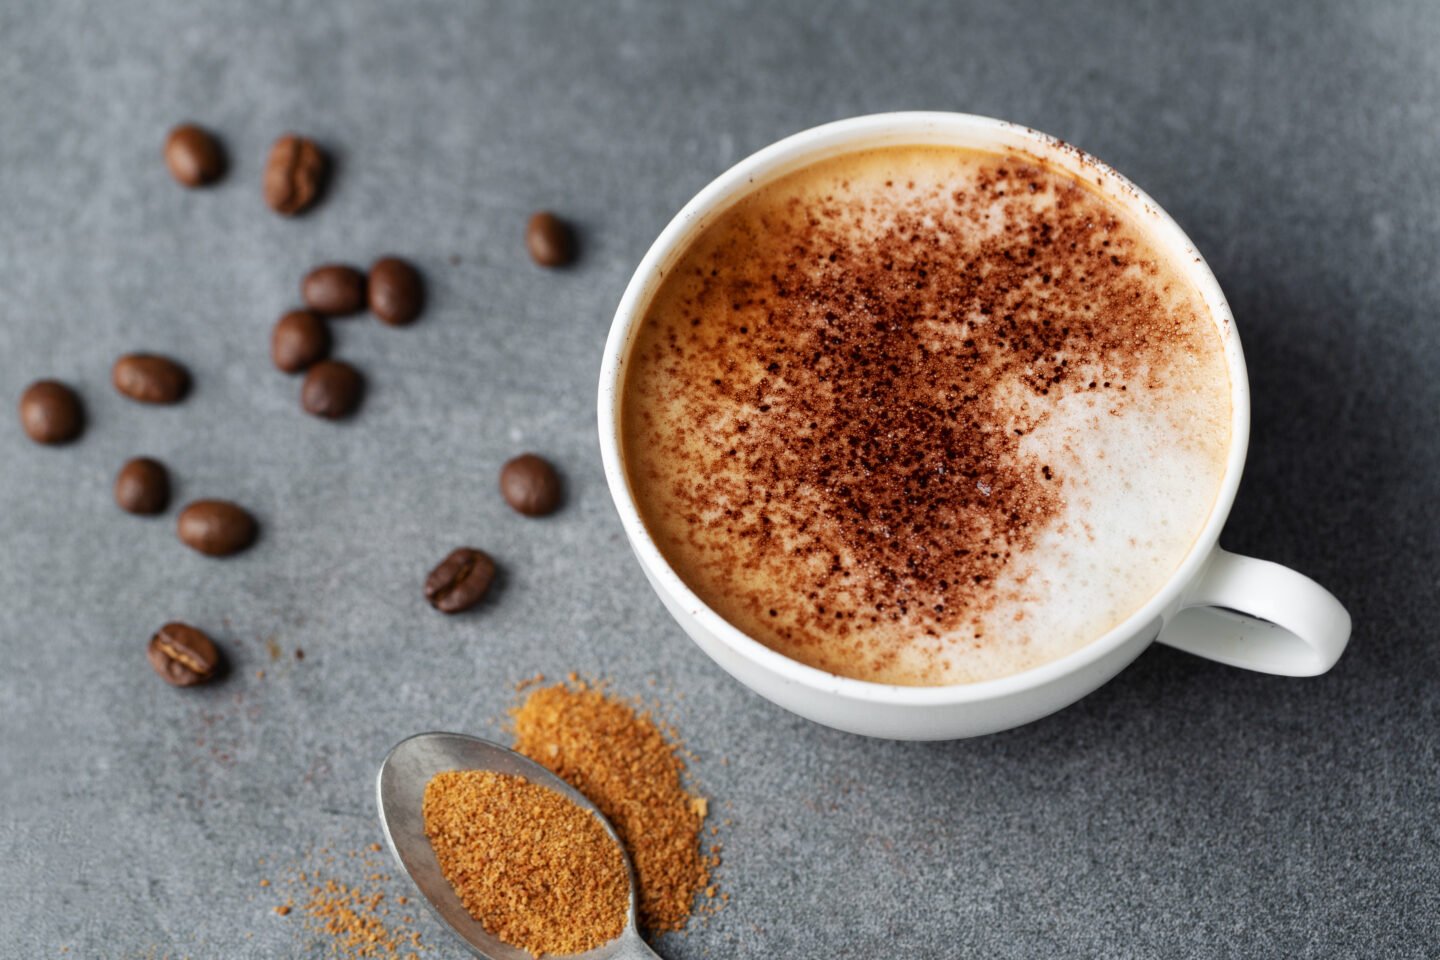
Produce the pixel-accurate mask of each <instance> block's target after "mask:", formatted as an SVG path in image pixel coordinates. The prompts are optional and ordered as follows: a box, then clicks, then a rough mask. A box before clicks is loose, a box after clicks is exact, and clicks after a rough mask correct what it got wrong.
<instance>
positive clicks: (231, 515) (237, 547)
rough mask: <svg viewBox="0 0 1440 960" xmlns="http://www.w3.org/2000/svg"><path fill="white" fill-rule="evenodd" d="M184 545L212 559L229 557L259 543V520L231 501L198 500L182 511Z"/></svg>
mask: <svg viewBox="0 0 1440 960" xmlns="http://www.w3.org/2000/svg"><path fill="white" fill-rule="evenodd" d="M175 531H176V533H177V534H179V536H180V542H181V543H183V544H185V546H187V547H189V548H190V549H192V550H198V551H200V552H201V553H203V554H205V555H206V556H209V557H228V556H229V555H230V554H232V553H239V552H240V551H241V550H244V549H245V548H246V547H248V546H250V544H252V543H254V542H255V531H256V526H255V518H254V517H252V516H250V514H249V513H247V512H246V511H245V508H244V507H241V506H238V505H236V504H233V503H231V502H229V501H228V500H196V501H195V502H193V503H190V504H187V505H186V506H185V509H184V510H181V511H180V519H179V521H178V522H177V524H176V527H175Z"/></svg>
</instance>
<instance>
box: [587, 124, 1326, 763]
mask: <svg viewBox="0 0 1440 960" xmlns="http://www.w3.org/2000/svg"><path fill="white" fill-rule="evenodd" d="M920 146H932V147H933V146H944V147H955V148H964V149H969V150H979V151H985V152H990V153H998V154H1005V155H1017V156H1020V157H1022V158H1023V159H1025V160H1027V161H1028V162H1035V163H1038V164H1040V165H1042V166H1045V167H1048V168H1051V169H1055V170H1058V171H1060V172H1062V173H1064V174H1066V175H1068V176H1069V177H1072V178H1075V179H1078V180H1081V181H1083V182H1084V183H1085V184H1086V185H1087V186H1088V187H1090V188H1092V189H1093V190H1095V191H1096V192H1098V193H1099V194H1100V195H1101V196H1102V197H1104V198H1105V199H1106V200H1107V202H1109V203H1111V204H1113V205H1115V206H1117V207H1120V208H1123V209H1125V210H1127V211H1128V212H1129V213H1131V214H1132V216H1133V217H1134V218H1135V220H1136V221H1138V222H1139V223H1141V224H1142V225H1143V228H1144V229H1145V231H1146V234H1147V239H1149V241H1150V242H1151V243H1152V244H1153V245H1154V246H1155V247H1156V248H1157V250H1158V251H1159V252H1160V254H1161V255H1162V256H1163V257H1164V258H1165V259H1166V260H1167V261H1168V262H1169V263H1170V264H1172V265H1174V267H1175V268H1176V269H1177V270H1178V271H1179V272H1180V273H1182V274H1183V275H1184V276H1185V278H1186V279H1187V280H1188V281H1189V282H1190V283H1191V284H1192V285H1193V286H1194V288H1195V289H1196V290H1197V291H1198V292H1199V294H1200V296H1201V298H1202V299H1203V301H1204V304H1205V306H1206V308H1207V310H1208V313H1209V316H1210V318H1211V319H1212V321H1213V322H1214V324H1215V326H1216V330H1217V332H1218V334H1219V336H1220V338H1221V342H1222V344H1223V350H1224V355H1225V359H1226V363H1227V366H1228V371H1229V375H1230V395H1231V424H1230V427H1231V433H1230V446H1229V451H1228V456H1227V459H1226V463H1225V468H1224V473H1223V477H1222V480H1221V483H1220V486H1219V489H1218V491H1217V493H1216V496H1215V501H1214V506H1213V507H1212V509H1211V512H1210V515H1209V517H1208V519H1207V520H1206V521H1205V524H1204V526H1203V528H1202V530H1201V531H1200V534H1199V535H1198V536H1197V537H1196V539H1195V541H1194V543H1193V544H1192V545H1191V547H1190V549H1189V551H1188V553H1187V554H1186V555H1185V557H1184V559H1183V560H1182V561H1181V563H1180V564H1179V566H1178V567H1177V568H1176V570H1175V572H1174V573H1173V575H1172V576H1171V577H1170V579H1169V580H1168V581H1167V582H1166V584H1165V585H1164V586H1163V587H1162V588H1161V589H1160V590H1158V591H1157V592H1156V593H1155V594H1154V595H1153V596H1151V597H1150V599H1149V600H1148V601H1147V602H1146V603H1145V604H1144V605H1143V606H1141V607H1140V608H1139V609H1138V610H1136V611H1135V612H1134V613H1132V614H1131V615H1130V616H1129V617H1127V618H1126V619H1125V620H1123V621H1122V622H1120V623H1119V624H1117V625H1116V626H1115V627H1113V628H1112V629H1111V630H1109V631H1108V632H1106V633H1105V634H1103V635H1101V636H1100V637H1098V638H1096V639H1095V640H1093V641H1092V642H1090V643H1088V644H1086V645H1084V646H1082V647H1081V648H1079V649H1077V650H1075V651H1074V652H1072V653H1069V654H1067V655H1064V656H1062V657H1059V658H1057V659H1054V660H1050V661H1048V662H1046V663H1043V664H1041V665H1039V666H1037V667H1034V668H1032V669H1029V670H1025V671H1023V672H1021V673H1016V674H1011V675H1008V676H1004V677H1000V678H998V679H993V680H985V681H981V682H976V683H965V684H955V685H950V686H937V687H911V686H898V685H892V684H885V683H874V682H870V681H865V680H857V679H852V678H847V677H840V676H837V675H834V674H831V673H827V672H825V671H822V670H819V669H816V668H814V667H810V666H807V665H804V664H802V663H799V662H798V661H795V660H792V659H790V658H788V657H786V656H784V655H782V654H780V653H777V652H776V651H774V650H772V649H770V648H769V647H767V646H765V645H764V644H762V643H760V642H759V641H757V640H755V639H753V638H752V637H749V636H747V635H746V634H745V633H743V632H742V631H740V630H739V629H737V628H736V627H734V626H733V625H732V624H730V623H729V622H727V621H726V620H725V619H724V618H722V617H720V616H719V615H718V614H717V613H716V612H715V611H714V610H712V609H711V608H710V607H708V606H707V605H706V604H704V603H703V602H702V601H701V600H700V599H699V597H698V596H697V595H696V594H695V593H694V592H693V591H692V590H691V589H690V588H689V586H687V585H686V584H685V582H684V581H683V580H681V578H680V577H679V576H678V574H677V573H676V572H675V571H674V569H672V567H671V566H670V565H669V563H667V561H666V560H665V559H664V557H663V556H662V555H661V553H660V551H659V549H658V547H657V546H656V544H655V542H654V540H653V539H652V537H651V536H650V533H649V531H648V530H647V528H646V526H645V524H644V522H643V520H642V519H641V516H640V512H639V509H638V507H637V504H636V502H635V498H634V495H633V492H632V490H631V489H630V481H629V477H628V474H627V471H626V469H625V465H624V463H623V460H622V440H621V429H622V423H621V409H620V407H621V402H622V397H623V393H624V385H625V377H626V372H627V359H628V355H629V352H630V349H631V346H632V345H633V343H634V340H635V333H636V329H637V327H638V325H639V323H640V322H641V321H642V320H643V318H644V316H645V313H646V310H647V308H648V305H649V303H650V300H651V299H652V297H653V296H654V295H655V293H656V292H657V290H658V287H659V284H660V282H661V279H662V277H663V275H664V274H665V273H666V272H668V268H669V267H670V265H671V264H672V263H674V262H675V261H676V260H678V259H679V258H680V257H681V256H683V255H684V254H685V252H686V250H687V248H688V246H689V244H690V241H691V240H692V238H694V237H695V236H697V235H698V233H699V232H700V231H702V230H704V229H705V228H706V227H707V226H708V225H709V224H710V223H711V222H712V221H713V220H714V219H715V218H716V217H717V216H718V215H719V214H721V213H722V212H723V211H725V210H726V209H728V208H729V207H730V206H731V205H732V204H733V203H734V202H736V201H737V200H738V199H740V198H742V197H744V196H747V195H749V194H750V193H752V192H754V191H755V190H757V189H758V188H759V187H761V186H763V185H765V184H767V183H770V182H773V181H774V180H776V179H778V178H779V177H782V176H784V175H786V174H788V173H790V172H792V171H794V170H796V169H799V168H802V167H806V166H809V165H811V164H814V163H816V162H819V161H821V160H824V159H827V158H829V157H832V156H836V155H839V154H844V153H851V152H855V151H859V150H866V149H874V148H881V147H920ZM598 414H599V432H600V447H601V455H602V459H603V462H604V467H605V476H606V480H607V483H608V484H609V487H610V492H611V495H612V497H613V498H614V501H615V506H616V509H617V510H618V512H619V514H620V518H621V522H622V524H623V525H624V528H625V532H626V536H627V538H628V539H629V541H630V545H631V547H632V549H633V550H634V552H635V555H636V557H637V559H638V560H639V561H640V566H641V569H642V570H643V571H644V573H645V575H646V577H647V578H648V579H649V581H650V583H651V585H652V586H653V587H654V589H655V591H656V593H657V594H658V595H659V596H660V598H661V600H662V601H663V602H664V604H665V606H666V608H667V609H668V610H669V611H670V613H671V614H672V615H673V616H674V617H675V619H676V620H677V621H678V622H679V623H680V625H681V626H682V627H683V628H684V629H685V631H686V632H687V633H688V634H689V635H690V637H691V638H692V639H693V640H694V641H695V642H696V643H697V644H698V645H699V646H700V647H701V649H703V650H704V651H705V652H706V653H707V654H708V655H709V656H710V657H711V658H713V659H714V660H715V661H716V662H717V663H719V664H720V666H721V667H722V668H724V669H725V670H726V671H727V672H728V673H730V674H731V675H732V676H734V677H735V678H736V679H738V680H739V681H740V682H742V683H744V684H745V685H746V686H748V687H750V688H751V689H753V690H755V691H756V692H757V693H759V694H761V695H762V696H764V697H766V698H767V699H769V700H771V701H773V702H775V703H777V704H779V705H780V706H782V707H784V708H786V709H788V710H791V711H793V712H795V713H797V714H799V715H801V716H804V717H807V718H809V719H811V720H814V721H816V722H819V723H822V724H826V725H828V726H831V727H836V728H838V729H841V730H847V731H850V732H854V733H861V734H867V735H870V736H878V737H889V738H896V739H925V740H930V739H953V738H958V737H966V736H975V735H978V734H983V733H990V732H994V731H998V730H1004V729H1008V728H1010V727H1014V726H1018V725H1020V724H1023V723H1026V722H1029V721H1031V720H1035V719H1038V718H1040V717H1042V716H1045V715H1047V714H1049V713H1052V712H1054V711H1056V710H1059V709H1061V708H1063V707H1065V706H1067V705H1069V704H1070V703H1073V702H1074V701H1076V700H1078V699H1080V698H1081V697H1083V696H1084V695H1085V694H1087V693H1089V692H1091V691H1092V690H1094V689H1095V688H1096V687H1098V686H1100V685H1101V684H1103V683H1104V682H1105V681H1106V680H1108V679H1109V678H1110V677H1112V676H1114V675H1115V674H1116V673H1117V672H1119V671H1120V670H1121V669H1123V668H1124V667H1125V666H1126V665H1127V664H1129V663H1130V662H1131V661H1132V660H1133V659H1134V658H1135V657H1137V656H1138V655H1139V654H1140V653H1141V652H1142V651H1143V650H1144V648H1145V647H1146V646H1148V645H1149V643H1150V642H1152V641H1153V640H1155V639H1157V637H1158V638H1159V639H1160V640H1161V642H1165V643H1169V644H1171V645H1173V646H1177V647H1179V648H1181V649H1185V650H1188V651H1190V652H1193V653H1196V654H1198V655H1201V656H1205V657H1209V658H1210V659H1215V660H1220V661H1222V662H1226V663H1231V664H1234V665H1237V666H1242V667H1247V668H1250V669H1257V670H1262V671H1265V672H1271V673H1281V674H1289V675H1312V674H1316V673H1322V672H1324V671H1325V670H1328V669H1329V667H1330V666H1331V665H1332V664H1333V663H1334V662H1335V660H1336V659H1337V658H1338V657H1339V655H1340V653H1341V652H1342V651H1343V649H1344V646H1345V643H1346V641H1347V640H1348V637H1349V632H1350V623H1349V616H1348V614H1346V613H1345V611H1344V609H1343V608H1342V607H1341V606H1340V604H1339V603H1338V602H1337V601H1336V600H1335V598H1334V597H1333V596H1331V595H1330V594H1329V593H1328V592H1326V591H1325V590H1324V589H1323V588H1322V587H1320V586H1319V585H1318V584H1315V583H1314V582H1313V581H1311V580H1309V579H1308V578H1306V577H1304V576H1303V575H1301V574H1298V573H1295V572H1294V571H1291V570H1288V569H1286V568H1284V567H1280V566H1278V565H1276V564H1270V563H1266V562H1264V561H1258V560H1251V559H1250V558H1246V557H1238V556H1236V555H1233V554H1229V553H1227V552H1225V551H1223V550H1221V549H1220V548H1219V547H1218V546H1217V541H1218V539H1219V535H1220V530H1221V528H1222V527H1223V526H1224V523H1225V519H1226V517H1227V516H1228V514H1229V512H1230V507H1231V505H1232V503H1233V502H1234V498H1235V493H1236V490H1237V488H1238V486H1239V481H1240V474H1241V471H1242V469H1243V467H1244V462H1245V452H1246V447H1247V444H1248V439H1249V418H1250V391H1249V384H1248V380H1247V376H1246V370H1245V359H1244V355H1243V353H1242V351H1241V347H1240V341H1239V337H1238V335H1237V333H1236V330H1235V324H1234V320H1233V318H1232V317H1231V314H1230V308H1229V306H1228V305H1227V303H1226V301H1225V297H1224V294H1223V293H1222V292H1221V290H1220V287H1219V284H1218V283H1217V282H1216V280H1215V277H1214V275H1213V274H1212V273H1211V271H1210V268H1209V267H1208V266H1207V265H1206V263H1205V261H1204V258H1203V257H1201V256H1200V254H1199V252H1198V251H1197V250H1196V248H1195V246H1194V245H1193V244H1192V243H1191V242H1190V240H1189V238H1188V237H1186V236H1185V234H1184V232H1183V231H1182V230H1181V229H1180V228H1179V226H1178V225H1177V224H1176V223H1175V222H1174V221H1173V220H1172V219H1171V218H1170V217H1169V216H1168V215H1167V214H1165V212H1164V211H1162V210H1161V209H1160V208H1159V207H1158V206H1157V205H1156V204H1155V203H1154V201H1152V200H1151V199H1150V198H1149V197H1148V196H1146V195H1145V194H1144V193H1143V192H1142V191H1140V190H1139V188H1137V187H1136V186H1134V185H1133V184H1131V183H1130V182H1129V181H1128V180H1126V179H1125V178H1124V177H1122V176H1121V175H1119V174H1118V173H1116V172H1115V171H1113V170H1112V169H1110V168H1109V167H1108V166H1106V165H1105V164H1103V163H1101V162H1100V161H1098V160H1096V159H1094V158H1093V157H1090V156H1089V155H1087V154H1085V153H1083V152H1082V151H1080V150H1078V149H1077V148H1075V147H1072V146H1070V145H1069V144H1066V143H1064V142H1062V141H1059V140H1056V139H1055V138H1053V137H1049V136H1047V135H1045V134H1042V133H1038V132H1036V131H1034V130H1030V129H1028V128H1025V127H1021V126H1017V125H1015V124H1010V123H1006V122H1004V121H999V120H993V119H989V118H985V117H976V116H971V115H967V114H949V113H892V114H879V115H874V116H868V117H858V118H855V119H851V120H843V121H839V122H836V123H831V124H827V125H825V126H821V127H816V128H814V129H811V130H807V131H805V132H802V133H799V134H796V135H794V136H792V137H789V138H787V139H785V140H782V141H780V142H779V143H776V144H774V145H772V146H770V147H767V148H765V149H763V150H761V151H759V152H758V153H756V154H754V155H752V156H750V157H748V158H746V159H745V160H742V161H741V162H740V163H738V164H736V165H735V166H734V167H732V168H731V169H730V170H728V171H726V172H725V173H724V174H722V175H721V176H719V177H718V178H717V179H716V180H714V181H713V182H712V183H710V184H709V185H708V186H707V187H705V188H704V189H703V190H702V191H701V192H700V193H699V194H697V195H696V196H695V198H694V199H692V200H691V201H690V202H689V203H688V204H687V205H686V206H685V207H684V209H682V210H681V211H680V213H679V214H677V215H676V217H675V218H674V219H673V220H672V221H671V222H670V224H669V225H668V226H667V227H666V228H665V230H664V231H663V232H662V233H661V234H660V237H659V238H658V239H657V240H656V241H655V243H654V244H653V245H652V246H651V248H650V250H649V252H648V253H647V254H646V255H645V257H644V259H643V260H642V261H641V263H640V265H639V267H638V268H637V269H636V271H635V274H634V276H633V277H632V278H631V281H630V284H629V286H628V287H627V289H626V291H625V294H624V296H623V297H622V299H621V302H620V305H619V308H618V309H617V311H616V314H615V319H614V322H613V325H612V327H611V330H610V336H609V339H608V341H607V343H606V347H605V356H604V360H603V364H602V368H601V374H600V389H599V403H598ZM1218 608H1225V609H1226V610H1228V611H1232V612H1229V613H1225V614H1223V615H1222V614H1221V613H1220V612H1219V610H1218ZM1182 611H1185V613H1184V616H1183V617H1181V616H1180V614H1181V613H1182ZM1237 613H1239V614H1243V615H1240V616H1237V615H1236V614H1237ZM1245 615H1248V616H1245ZM1177 618H1178V619H1177Z"/></svg>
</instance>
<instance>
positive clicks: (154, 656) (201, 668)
mask: <svg viewBox="0 0 1440 960" xmlns="http://www.w3.org/2000/svg"><path fill="white" fill-rule="evenodd" d="M145 656H146V657H147V658H148V659H149V661H150V666H152V667H154V668H155V672H156V673H158V674H160V678H161V679H162V680H164V681H165V682H166V683H168V684H170V685H171V686H175V687H193V686H195V685H196V684H197V683H204V682H205V681H207V680H210V679H212V678H213V677H214V676H215V674H216V673H217V672H218V671H219V669H220V651H219V650H218V649H216V647H215V641H213V640H211V639H210V638H209V637H207V636H206V635H205V633H204V632H203V631H201V630H197V629H195V628H194V627H192V626H190V625H189V624H188V623H167V624H165V626H163V627H161V628H160V629H159V630H157V631H156V632H155V635H154V636H153V637H151V638H150V646H149V647H147V648H146V650H145Z"/></svg>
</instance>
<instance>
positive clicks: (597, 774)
mask: <svg viewBox="0 0 1440 960" xmlns="http://www.w3.org/2000/svg"><path fill="white" fill-rule="evenodd" d="M512 718H513V721H514V727H515V749H516V750H518V751H520V752H521V753H523V754H525V755H526V756H528V757H530V758H531V759H533V760H536V761H538V762H540V763H541V764H543V765H544V766H546V767H548V768H550V770H552V771H553V772H554V773H556V774H558V775H559V776H560V777H561V778H562V779H564V780H566V781H567V782H569V783H570V785H571V786H573V787H575V789H577V790H579V791H580V792H581V793H583V794H585V796H587V797H589V798H590V801H591V802H592V803H594V804H595V806H597V807H599V808H600V812H601V813H603V814H604V815H605V817H606V819H608V820H609V821H610V823H611V825H612V826H614V827H615V832H616V833H618V834H619V835H620V841H621V843H623V844H624V845H625V849H626V850H627V851H628V852H629V854H630V862H631V864H632V865H633V866H634V868H635V878H636V884H637V886H638V888H639V889H638V891H637V893H638V896H637V898H636V899H637V905H638V911H639V919H640V924H641V926H642V927H644V928H645V929H647V930H649V931H651V932H654V933H663V932H665V931H670V930H679V929H681V928H682V927H684V926H685V922H686V920H688V919H689V917H690V914H691V910H692V908H693V904H694V902H695V896H696V894H697V893H699V892H701V891H703V890H704V889H705V888H706V887H707V886H709V885H710V868H711V867H712V866H714V865H715V864H716V863H718V862H719V858H718V855H717V854H716V852H715V851H714V850H712V851H711V853H710V855H709V856H706V855H704V854H702V852H701V849H700V829H701V826H702V824H703V823H704V820H705V814H706V806H707V805H706V803H705V801H704V799H703V798H699V797H692V796H690V795H689V794H688V793H686V792H685V789H684V787H683V786H682V785H681V774H682V772H683V771H684V766H685V765H684V761H683V760H682V759H681V757H680V754H679V752H678V747H677V746H675V745H673V744H671V743H670V742H668V741H667V740H666V738H665V736H664V734H662V733H661V730H660V727H659V726H658V725H657V724H656V723H655V721H654V720H652V719H651V717H650V714H649V713H645V712H637V711H636V710H635V709H634V708H633V707H631V706H630V705H628V704H626V703H624V702H622V701H620V700H617V699H615V698H614V697H611V696H608V695H606V694H605V693H604V692H603V691H602V690H599V689H597V688H595V687H592V686H590V685H588V684H586V683H583V682H580V681H579V680H578V678H576V677H575V676H574V674H571V681H570V683H569V684H556V685H554V686H550V687H542V688H540V689H538V690H534V691H532V692H531V693H530V694H529V696H528V697H526V699H525V701H524V703H523V704H521V705H520V706H519V707H517V708H516V709H515V710H514V711H513V712H512Z"/></svg>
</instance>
